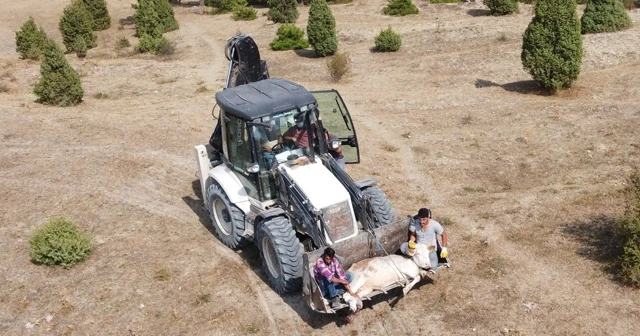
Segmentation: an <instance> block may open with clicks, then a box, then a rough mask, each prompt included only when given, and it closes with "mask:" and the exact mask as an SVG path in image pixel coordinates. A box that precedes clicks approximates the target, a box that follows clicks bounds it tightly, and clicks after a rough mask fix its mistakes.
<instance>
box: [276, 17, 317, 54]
mask: <svg viewBox="0 0 640 336" xmlns="http://www.w3.org/2000/svg"><path fill="white" fill-rule="evenodd" d="M269 46H270V47H271V49H273V50H297V49H304V48H307V47H309V42H308V41H307V40H305V39H304V31H303V30H302V29H300V28H298V27H296V26H295V25H294V24H293V23H285V24H283V25H281V26H280V27H279V28H278V32H277V33H276V38H275V39H274V40H273V41H271V43H270V44H269Z"/></svg>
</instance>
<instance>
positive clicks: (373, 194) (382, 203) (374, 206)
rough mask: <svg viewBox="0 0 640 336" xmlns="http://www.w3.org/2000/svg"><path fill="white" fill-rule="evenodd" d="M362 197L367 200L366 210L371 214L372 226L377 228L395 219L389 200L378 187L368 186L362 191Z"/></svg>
mask: <svg viewBox="0 0 640 336" xmlns="http://www.w3.org/2000/svg"><path fill="white" fill-rule="evenodd" d="M362 197H364V198H365V199H367V200H368V206H367V211H370V212H371V213H372V214H373V226H374V227H376V228H378V227H381V226H384V225H387V224H391V223H393V222H394V221H395V220H396V216H395V214H394V213H393V208H392V207H391V202H389V199H388V198H387V195H385V194H384V192H383V191H382V189H380V188H378V187H375V186H373V187H369V188H367V189H364V190H363V191H362Z"/></svg>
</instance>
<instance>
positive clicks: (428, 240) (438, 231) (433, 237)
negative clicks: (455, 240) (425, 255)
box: [400, 208, 449, 273]
mask: <svg viewBox="0 0 640 336" xmlns="http://www.w3.org/2000/svg"><path fill="white" fill-rule="evenodd" d="M438 236H440V237H441V238H442V245H441V251H440V258H438V245H440V242H439V241H438ZM414 244H424V245H427V249H428V250H429V260H430V263H431V269H430V272H431V273H435V272H436V270H437V269H438V263H439V259H444V260H446V259H447V256H448V255H449V252H448V251H447V246H448V239H447V233H446V232H445V231H444V228H443V227H442V225H441V224H440V223H438V222H437V221H435V220H433V219H431V210H429V209H427V208H422V209H420V211H418V215H417V216H415V217H413V219H412V221H411V224H409V241H408V242H406V243H404V244H402V245H401V246H400V250H401V251H402V253H404V254H406V255H408V256H412V255H411V254H410V253H408V252H410V250H411V246H415V245H414Z"/></svg>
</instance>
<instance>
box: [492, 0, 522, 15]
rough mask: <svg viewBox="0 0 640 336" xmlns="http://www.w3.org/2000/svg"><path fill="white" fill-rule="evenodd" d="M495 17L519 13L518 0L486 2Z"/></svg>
mask: <svg viewBox="0 0 640 336" xmlns="http://www.w3.org/2000/svg"><path fill="white" fill-rule="evenodd" d="M484 4H485V5H486V6H487V7H489V10H491V14H493V15H507V14H513V13H515V12H517V11H518V1H517V0H484Z"/></svg>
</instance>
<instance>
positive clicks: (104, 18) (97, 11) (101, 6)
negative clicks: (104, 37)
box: [82, 0, 111, 30]
mask: <svg viewBox="0 0 640 336" xmlns="http://www.w3.org/2000/svg"><path fill="white" fill-rule="evenodd" d="M82 2H83V3H84V5H85V6H87V10H89V13H91V18H92V21H93V30H105V29H107V28H109V27H111V16H110V15H109V10H108V9H107V2H106V1H105V0H82Z"/></svg>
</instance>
